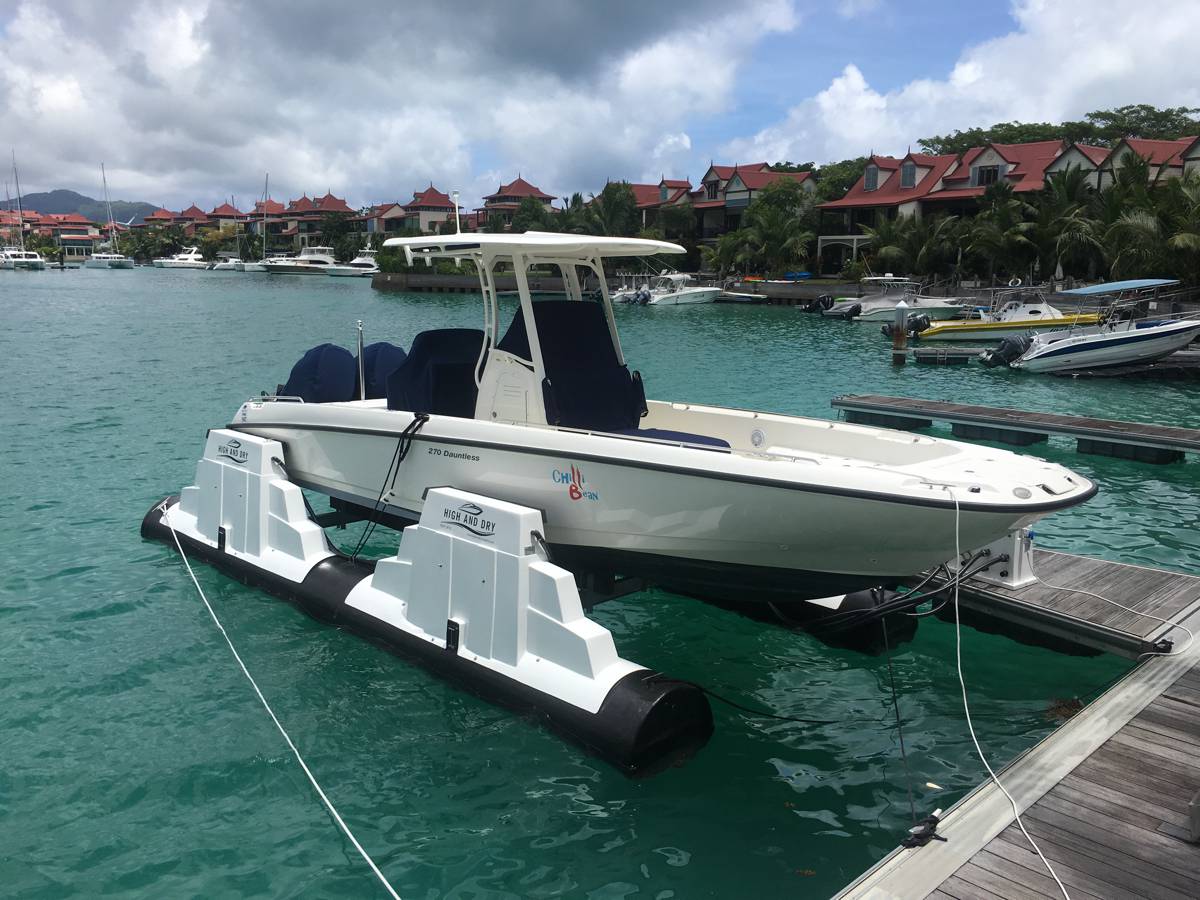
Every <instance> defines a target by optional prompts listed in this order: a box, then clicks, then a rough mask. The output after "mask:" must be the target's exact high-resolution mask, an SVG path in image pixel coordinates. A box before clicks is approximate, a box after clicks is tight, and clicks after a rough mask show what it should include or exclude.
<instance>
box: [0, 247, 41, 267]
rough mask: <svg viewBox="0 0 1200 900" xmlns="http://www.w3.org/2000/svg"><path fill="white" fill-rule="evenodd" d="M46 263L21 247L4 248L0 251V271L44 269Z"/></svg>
mask: <svg viewBox="0 0 1200 900" xmlns="http://www.w3.org/2000/svg"><path fill="white" fill-rule="evenodd" d="M44 268H46V261H45V260H44V259H42V258H41V257H40V256H38V255H37V254H36V253H34V252H33V251H32V250H25V249H22V248H21V247H5V248H4V249H2V250H0V269H9V270H16V269H30V270H37V269H44Z"/></svg>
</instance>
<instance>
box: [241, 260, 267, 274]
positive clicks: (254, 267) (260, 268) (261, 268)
mask: <svg viewBox="0 0 1200 900" xmlns="http://www.w3.org/2000/svg"><path fill="white" fill-rule="evenodd" d="M234 268H235V269H237V270H238V271H239V272H266V271H267V266H266V260H262V261H261V262H247V261H245V260H242V261H241V262H239V263H237V264H236V265H235V266H234Z"/></svg>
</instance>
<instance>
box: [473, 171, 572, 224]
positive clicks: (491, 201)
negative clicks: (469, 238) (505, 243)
mask: <svg viewBox="0 0 1200 900" xmlns="http://www.w3.org/2000/svg"><path fill="white" fill-rule="evenodd" d="M526 197H533V198H534V199H536V200H540V201H541V203H542V205H543V206H545V208H546V209H547V210H552V209H553V208H554V207H553V206H552V205H551V204H552V203H553V202H554V198H553V197H552V196H550V195H549V194H547V193H546V192H545V191H543V190H542V189H541V188H538V187H535V186H534V185H532V184H530V183H529V182H528V181H526V180H525V179H524V178H522V177H521V176H520V175H519V174H518V175H517V177H516V179H515V180H513V181H510V182H509V183H508V184H502V185H500V187H499V188H498V189H497V190H496V193H494V194H488V195H487V196H486V197H484V198H483V206H481V207H479V208H478V209H476V210H475V215H476V222H477V226H476V227H478V228H480V229H483V228H486V227H487V225H488V223H489V222H491V223H495V222H496V221H497V220H498V221H499V222H501V223H502V224H503V225H504V226H505V227H507V226H509V225H511V224H512V219H513V215H514V214H515V213H516V211H517V210H518V209H520V207H521V201H522V200H524V199H525V198H526Z"/></svg>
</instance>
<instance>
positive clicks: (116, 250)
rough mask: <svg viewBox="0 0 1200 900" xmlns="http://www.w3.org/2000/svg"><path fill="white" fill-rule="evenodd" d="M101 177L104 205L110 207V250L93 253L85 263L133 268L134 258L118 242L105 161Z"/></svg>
mask: <svg viewBox="0 0 1200 900" xmlns="http://www.w3.org/2000/svg"><path fill="white" fill-rule="evenodd" d="M100 178H101V180H102V181H103V182H104V205H105V207H106V208H107V209H108V234H109V239H108V242H109V245H110V246H111V247H112V249H111V250H110V251H107V252H101V253H93V254H92V255H91V256H89V257H88V258H87V259H86V260H85V261H84V263H83V265H84V267H85V268H88V269H132V268H133V260H132V259H130V258H129V257H128V256H125V255H124V254H123V253H121V252H120V251H121V248H120V245H119V244H118V243H117V223H116V220H115V219H113V211H112V201H111V200H110V199H109V197H108V175H107V173H106V172H105V171H104V163H100Z"/></svg>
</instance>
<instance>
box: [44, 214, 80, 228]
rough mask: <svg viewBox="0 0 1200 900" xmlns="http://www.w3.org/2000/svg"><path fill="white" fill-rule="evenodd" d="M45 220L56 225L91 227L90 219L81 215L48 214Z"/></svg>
mask: <svg viewBox="0 0 1200 900" xmlns="http://www.w3.org/2000/svg"><path fill="white" fill-rule="evenodd" d="M43 218H46V219H49V220H50V221H51V222H53V223H54V224H56V225H91V224H92V222H91V220H90V219H86V218H84V217H83V216H81V215H80V214H79V213H48V214H47V215H46V216H44V217H43Z"/></svg>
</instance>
